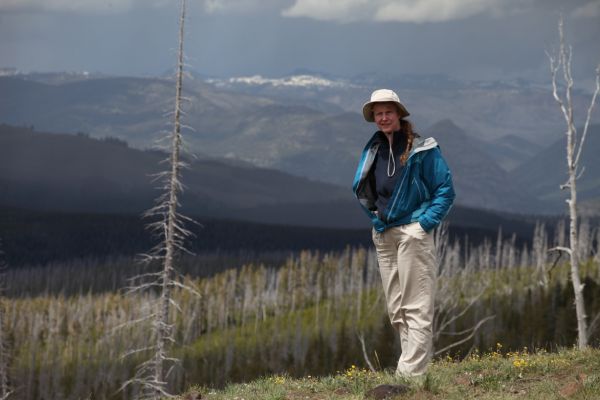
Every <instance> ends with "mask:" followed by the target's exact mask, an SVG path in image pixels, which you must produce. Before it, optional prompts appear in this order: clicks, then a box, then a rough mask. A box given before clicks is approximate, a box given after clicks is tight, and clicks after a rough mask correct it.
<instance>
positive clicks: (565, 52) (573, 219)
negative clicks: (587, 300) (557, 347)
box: [548, 17, 600, 348]
mask: <svg viewBox="0 0 600 400" xmlns="http://www.w3.org/2000/svg"><path fill="white" fill-rule="evenodd" d="M558 33H559V39H560V47H559V51H558V55H556V56H554V55H551V54H548V58H549V59H550V71H551V73H552V88H553V91H552V93H553V96H554V99H555V100H556V101H557V103H558V105H559V106H560V109H561V111H562V114H563V116H564V118H565V122H566V124H567V130H566V132H565V133H566V135H567V171H568V174H569V178H568V181H567V183H565V184H564V185H561V189H567V188H568V189H569V190H570V197H569V198H568V199H567V200H566V201H567V204H568V205H569V217H570V227H569V247H555V248H553V249H551V250H554V251H563V252H566V253H567V254H569V256H570V259H571V280H572V282H573V289H574V291H575V310H576V313H577V333H578V346H579V348H585V347H587V345H588V335H587V321H586V314H585V304H584V301H583V300H584V299H583V284H582V283H581V278H580V276H579V251H578V248H579V247H578V239H579V238H578V233H577V222H578V221H577V179H578V178H579V177H580V176H581V174H582V173H583V170H584V169H583V168H579V167H580V166H579V157H580V156H581V151H582V149H583V145H584V143H585V138H586V136H587V132H588V128H589V125H590V119H591V115H592V110H593V109H594V104H595V103H596V97H597V96H598V92H599V91H600V64H599V65H598V67H597V68H596V88H595V90H594V94H593V96H592V100H591V102H590V106H589V107H588V110H587V117H586V120H585V124H584V126H583V132H582V134H581V138H579V137H578V132H577V128H576V127H575V121H574V117H573V99H572V95H571V93H572V89H573V76H572V74H571V58H572V49H571V47H570V46H569V47H568V48H567V46H566V45H565V34H564V29H563V19H562V17H561V18H560V19H559V21H558ZM560 71H562V77H563V79H564V84H565V89H564V95H563V96H564V98H563V97H561V95H560V94H559V92H558V91H559V89H558V79H559V78H558V74H559V72H560Z"/></svg>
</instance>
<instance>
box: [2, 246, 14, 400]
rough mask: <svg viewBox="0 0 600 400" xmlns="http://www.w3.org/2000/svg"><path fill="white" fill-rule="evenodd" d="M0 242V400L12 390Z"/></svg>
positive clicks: (4, 276)
mask: <svg viewBox="0 0 600 400" xmlns="http://www.w3.org/2000/svg"><path fill="white" fill-rule="evenodd" d="M3 254H4V253H3V252H2V242H1V241H0V400H5V399H8V398H9V396H10V395H11V394H12V390H11V388H10V385H9V381H8V367H9V365H10V364H9V361H8V358H9V349H8V343H7V342H6V335H5V334H4V333H5V332H4V325H5V322H4V315H5V309H4V307H5V301H6V298H5V297H4V291H5V290H6V268H7V267H6V263H5V262H4V259H3Z"/></svg>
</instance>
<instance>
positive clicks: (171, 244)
mask: <svg viewBox="0 0 600 400" xmlns="http://www.w3.org/2000/svg"><path fill="white" fill-rule="evenodd" d="M185 6H186V0H182V1H181V18H180V20H179V49H178V52H177V77H176V84H175V91H176V93H175V120H174V127H173V133H172V135H171V158H170V167H171V171H170V179H169V188H168V189H169V198H168V200H167V202H168V210H167V220H166V227H165V228H166V232H165V238H164V241H165V257H164V263H163V270H162V277H161V280H162V288H161V296H160V310H159V315H158V318H157V322H156V323H157V324H158V326H157V327H156V329H157V333H158V334H157V335H156V354H155V361H154V362H155V371H154V379H155V382H156V383H157V384H158V383H159V382H160V385H161V388H162V390H157V391H156V397H157V398H159V397H160V396H161V395H162V393H164V389H165V388H166V377H165V373H164V368H163V367H164V361H165V360H166V359H167V356H166V347H167V344H168V343H167V342H169V341H170V340H171V331H172V326H171V324H170V323H169V308H170V303H171V297H172V296H171V286H172V284H173V259H174V255H175V250H176V248H175V247H176V243H177V225H178V216H177V195H178V193H179V191H180V190H181V184H180V182H179V175H180V171H181V163H180V157H179V156H180V152H181V93H182V88H183V39H184V36H183V33H184V23H185Z"/></svg>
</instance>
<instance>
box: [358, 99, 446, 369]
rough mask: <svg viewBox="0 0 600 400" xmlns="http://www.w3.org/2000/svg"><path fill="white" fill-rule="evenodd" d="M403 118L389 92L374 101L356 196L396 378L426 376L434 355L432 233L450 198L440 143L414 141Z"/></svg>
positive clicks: (368, 108)
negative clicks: (366, 222) (369, 232)
mask: <svg viewBox="0 0 600 400" xmlns="http://www.w3.org/2000/svg"><path fill="white" fill-rule="evenodd" d="M408 115H409V113H408V111H407V110H406V108H405V107H404V105H403V104H402V103H401V102H400V99H399V98H398V95H396V93H394V92H393V91H392V90H389V89H379V90H376V91H374V92H373V93H372V95H371V100H370V101H369V102H367V103H365V105H364V106H363V116H364V118H365V120H367V121H368V122H375V124H376V125H377V128H378V131H377V132H375V134H374V135H373V137H372V138H371V140H369V141H368V143H367V145H366V147H365V149H364V151H363V153H362V157H361V160H360V163H359V165H358V170H357V171H356V176H355V178H354V184H353V190H354V194H355V195H356V197H357V198H358V200H359V202H360V204H361V206H362V207H363V208H364V210H365V211H366V213H367V215H368V216H369V217H370V218H371V221H372V223H373V243H374V244H375V248H376V250H377V260H378V263H379V271H380V273H381V281H382V283H383V289H384V292H385V297H386V300H387V309H388V314H389V317H390V321H391V323H392V325H393V327H394V328H395V329H396V330H397V331H398V333H399V335H400V345H401V348H402V353H401V355H400V359H399V361H398V367H397V369H396V374H397V375H401V376H406V377H414V376H421V375H423V374H424V373H425V372H426V370H427V365H428V364H429V361H430V360H431V357H432V352H433V348H432V337H433V332H432V325H433V302H434V293H435V276H436V266H437V264H436V258H435V249H434V244H433V229H434V228H435V227H436V226H437V225H438V224H439V223H440V222H441V220H442V219H443V218H444V217H445V216H446V214H447V213H448V211H449V210H450V207H451V206H452V202H453V201H454V197H455V194H454V189H453V186H452V176H451V174H450V170H449V169H448V165H447V164H446V162H445V161H444V159H443V158H442V155H441V152H440V148H439V146H438V144H437V142H436V141H435V139H433V138H427V139H423V138H421V137H419V135H417V134H416V132H414V130H413V126H412V124H411V123H410V122H409V121H407V120H406V119H404V118H405V117H407V116H408Z"/></svg>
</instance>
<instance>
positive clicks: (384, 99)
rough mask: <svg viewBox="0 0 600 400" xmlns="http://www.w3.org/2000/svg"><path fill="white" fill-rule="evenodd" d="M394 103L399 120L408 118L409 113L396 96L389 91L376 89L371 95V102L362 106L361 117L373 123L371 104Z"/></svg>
mask: <svg viewBox="0 0 600 400" xmlns="http://www.w3.org/2000/svg"><path fill="white" fill-rule="evenodd" d="M388 102H391V103H395V104H396V106H397V107H398V115H399V116H400V118H404V117H408V116H409V115H410V113H409V112H408V111H406V107H404V105H403V104H402V103H401V102H400V99H399V98H398V95H397V94H396V93H395V92H394V91H393V90H390V89H377V90H376V91H374V92H373V93H371V101H368V102H366V103H365V105H364V106H363V117H365V120H366V121H367V122H375V119H374V118H373V103H388Z"/></svg>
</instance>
